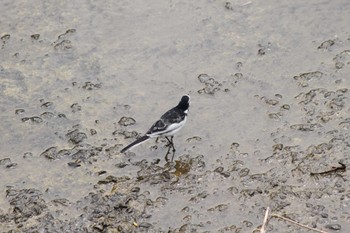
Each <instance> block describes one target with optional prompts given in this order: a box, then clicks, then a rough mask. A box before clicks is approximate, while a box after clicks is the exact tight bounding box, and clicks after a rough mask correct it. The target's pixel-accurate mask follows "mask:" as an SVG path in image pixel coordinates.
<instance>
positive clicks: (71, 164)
mask: <svg viewBox="0 0 350 233" xmlns="http://www.w3.org/2000/svg"><path fill="white" fill-rule="evenodd" d="M68 166H69V167H73V168H76V167H80V166H81V165H80V163H79V162H69V163H68Z"/></svg>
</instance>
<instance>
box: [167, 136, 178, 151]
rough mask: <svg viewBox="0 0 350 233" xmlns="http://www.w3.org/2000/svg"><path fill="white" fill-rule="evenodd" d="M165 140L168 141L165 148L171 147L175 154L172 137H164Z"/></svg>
mask: <svg viewBox="0 0 350 233" xmlns="http://www.w3.org/2000/svg"><path fill="white" fill-rule="evenodd" d="M165 138H166V140H168V144H167V145H166V146H169V148H170V146H171V147H172V148H173V152H175V151H176V150H175V146H174V143H173V138H174V136H171V137H170V139H169V138H168V137H165Z"/></svg>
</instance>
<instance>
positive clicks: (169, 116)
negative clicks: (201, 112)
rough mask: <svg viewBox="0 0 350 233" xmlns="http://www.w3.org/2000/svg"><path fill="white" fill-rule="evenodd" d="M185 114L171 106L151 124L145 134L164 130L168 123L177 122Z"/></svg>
mask: <svg viewBox="0 0 350 233" xmlns="http://www.w3.org/2000/svg"><path fill="white" fill-rule="evenodd" d="M185 116H186V115H185V114H184V113H183V111H181V110H180V109H178V108H176V107H175V108H172V109H170V110H169V111H167V112H166V113H164V114H163V115H162V116H161V117H160V119H159V120H158V121H157V122H156V123H154V124H153V125H152V127H151V128H150V129H149V130H148V132H147V133H146V134H147V135H149V134H153V133H158V132H162V131H166V129H167V128H168V127H169V125H171V124H174V123H179V122H181V121H182V120H183V119H184V118H185Z"/></svg>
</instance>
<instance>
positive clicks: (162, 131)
mask: <svg viewBox="0 0 350 233" xmlns="http://www.w3.org/2000/svg"><path fill="white" fill-rule="evenodd" d="M189 107H190V96H188V95H184V96H182V98H181V100H180V102H179V104H178V105H177V106H176V107H174V108H172V109H170V110H169V111H167V112H166V113H164V114H163V115H162V116H161V117H160V119H159V120H158V121H157V122H156V123H154V124H153V125H152V127H151V128H150V129H149V130H148V131H147V133H146V134H145V135H144V136H142V137H140V138H139V139H137V140H136V141H134V142H133V143H131V144H129V145H128V146H126V147H124V148H123V149H122V150H121V151H120V152H121V153H123V152H125V151H127V150H129V149H131V148H133V147H134V146H137V145H139V144H141V143H143V142H145V141H146V140H148V139H150V138H154V137H162V136H163V137H165V138H166V139H167V140H168V143H169V144H168V145H169V149H170V146H171V147H172V148H173V152H175V147H174V143H173V137H174V136H173V135H174V134H175V133H177V132H178V131H179V130H180V129H181V128H182V127H183V126H184V125H185V123H186V119H187V113H188V108H189ZM168 136H170V139H169V138H168ZM168 152H169V151H168Z"/></svg>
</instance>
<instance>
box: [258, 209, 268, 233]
mask: <svg viewBox="0 0 350 233" xmlns="http://www.w3.org/2000/svg"><path fill="white" fill-rule="evenodd" d="M269 213H270V207H267V208H266V212H265V217H264V222H263V224H262V226H261V229H260V233H265V232H266V231H265V227H266V224H267V219H268V217H269Z"/></svg>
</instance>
